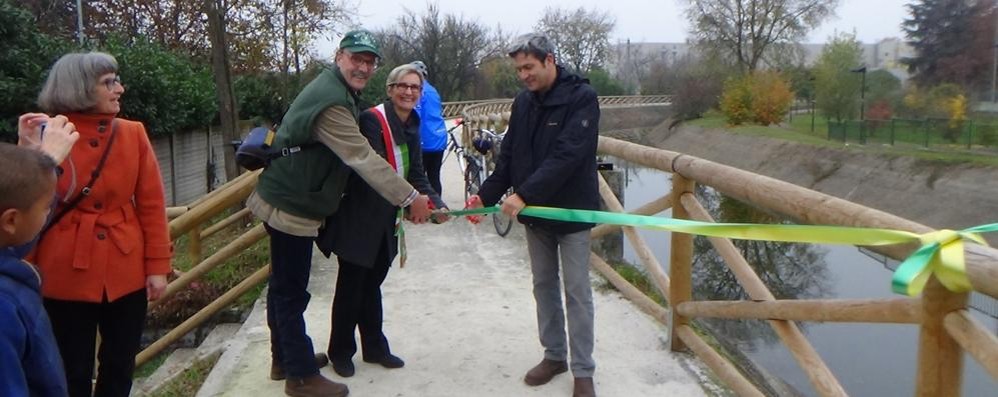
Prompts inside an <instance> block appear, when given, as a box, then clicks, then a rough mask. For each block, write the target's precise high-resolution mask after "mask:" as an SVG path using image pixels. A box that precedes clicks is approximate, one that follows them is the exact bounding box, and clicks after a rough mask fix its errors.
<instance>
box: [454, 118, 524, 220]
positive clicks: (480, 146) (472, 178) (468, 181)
mask: <svg viewBox="0 0 998 397" xmlns="http://www.w3.org/2000/svg"><path fill="white" fill-rule="evenodd" d="M505 136H506V133H505V132H503V133H499V134H496V133H495V132H494V131H491V130H488V129H484V128H482V129H479V130H478V136H476V137H475V138H473V139H472V141H471V143H472V145H471V146H472V147H474V148H475V151H476V152H478V154H479V156H478V157H479V158H474V157H472V160H473V161H468V162H467V164H468V166H467V167H466V168H465V173H464V182H465V196H466V198H467V197H471V195H473V194H478V190H479V189H480V188H481V187H482V184H483V183H484V182H485V179H486V178H487V177H488V176H489V174H491V173H492V172H493V171H495V167H496V161H497V160H498V158H499V151H500V149H501V146H502V140H503V138H504V137H505ZM511 194H513V190H512V189H509V190H507V191H506V192H505V193H503V195H502V198H500V199H499V203H500V204H501V203H502V202H503V201H505V200H506V198H507V197H509V195H511ZM492 224H493V225H494V226H495V229H496V233H498V234H499V235H500V236H502V237H506V235H507V234H509V231H510V229H512V228H513V218H511V217H510V216H509V215H506V214H504V213H502V212H496V213H494V214H492Z"/></svg>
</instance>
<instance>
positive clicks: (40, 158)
mask: <svg viewBox="0 0 998 397" xmlns="http://www.w3.org/2000/svg"><path fill="white" fill-rule="evenodd" d="M55 167H56V163H55V160H52V158H51V157H49V156H48V155H46V154H45V153H42V152H41V151H38V150H32V149H25V148H22V147H18V146H15V145H11V144H9V143H0V211H5V210H7V209H10V208H17V209H19V210H26V209H28V208H29V207H31V205H32V204H34V203H35V202H37V201H38V198H39V197H41V195H43V194H50V193H49V191H48V190H49V189H51V186H50V185H49V183H48V181H49V178H50V176H49V175H55Z"/></svg>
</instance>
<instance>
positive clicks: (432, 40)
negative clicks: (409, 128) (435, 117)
mask: <svg viewBox="0 0 998 397" xmlns="http://www.w3.org/2000/svg"><path fill="white" fill-rule="evenodd" d="M499 32H500V33H501V31H499ZM377 35H378V38H379V42H380V43H381V47H382V48H381V49H382V53H383V55H384V62H385V63H386V64H388V65H398V64H402V63H406V62H412V61H415V60H421V61H423V63H425V64H426V67H427V68H428V69H429V72H430V81H431V82H432V83H433V85H434V86H435V87H437V90H438V91H440V94H441V96H443V97H444V100H448V101H452V100H461V99H464V97H465V96H467V95H469V93H471V92H472V90H471V86H472V85H473V84H474V82H475V81H476V80H477V78H478V68H479V66H480V65H481V63H482V61H483V60H484V59H486V58H488V57H489V56H490V55H495V54H499V53H501V50H502V48H501V47H500V46H501V45H502V43H503V40H502V39H498V38H497V37H500V36H501V35H493V34H492V33H491V32H490V30H489V29H488V28H487V27H485V26H483V25H482V24H480V23H478V22H476V21H473V20H466V19H464V18H462V17H458V16H455V15H452V14H446V15H443V14H441V12H440V7H439V6H437V5H434V4H430V5H428V6H427V10H426V12H425V13H424V14H416V13H415V12H413V11H411V10H406V12H405V14H403V15H402V16H401V17H399V19H398V21H397V22H396V24H395V25H393V26H392V27H390V28H386V29H382V30H380V31H378V32H377Z"/></svg>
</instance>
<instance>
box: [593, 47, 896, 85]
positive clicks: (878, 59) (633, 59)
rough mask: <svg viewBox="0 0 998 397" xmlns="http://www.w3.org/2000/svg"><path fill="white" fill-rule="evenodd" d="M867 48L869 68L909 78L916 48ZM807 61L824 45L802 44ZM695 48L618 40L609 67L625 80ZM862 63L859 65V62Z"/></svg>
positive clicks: (811, 61)
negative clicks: (645, 67)
mask: <svg viewBox="0 0 998 397" xmlns="http://www.w3.org/2000/svg"><path fill="white" fill-rule="evenodd" d="M861 45H862V49H863V54H862V63H863V64H865V65H866V66H867V68H868V69H869V70H877V69H884V70H887V71H889V72H891V73H892V74H894V75H895V76H897V77H898V78H899V79H901V81H905V80H907V79H908V71H907V68H906V67H905V65H904V64H902V63H901V60H902V59H904V58H909V57H912V56H914V54H915V52H914V49H912V48H911V46H909V45H908V44H907V43H906V42H905V41H904V40H901V39H898V38H895V37H890V38H886V39H882V40H880V41H878V42H876V43H874V44H861ZM801 48H802V49H803V53H804V64H805V65H807V66H811V65H814V63H815V62H817V60H818V57H819V56H821V51H822V49H824V48H825V45H824V44H802V45H801ZM694 50H695V48H694V47H693V46H692V45H690V44H687V43H632V42H630V41H626V42H621V43H617V44H616V45H614V46H612V47H611V56H610V58H611V59H610V62H609V64H608V65H607V70H608V71H610V73H614V74H616V75H618V76H622V77H624V78H625V79H629V78H630V77H631V76H629V75H632V74H634V75H636V73H637V72H636V71H637V70H640V68H641V67H642V65H647V64H649V63H652V62H664V63H666V64H671V63H674V62H676V61H677V60H679V59H682V58H683V57H685V56H686V55H687V54H689V53H690V52H691V51H694ZM857 66H858V65H857Z"/></svg>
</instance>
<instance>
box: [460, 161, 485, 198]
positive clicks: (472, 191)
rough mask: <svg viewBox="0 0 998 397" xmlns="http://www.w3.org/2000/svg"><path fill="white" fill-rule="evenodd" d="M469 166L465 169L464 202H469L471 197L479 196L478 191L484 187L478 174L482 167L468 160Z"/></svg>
mask: <svg viewBox="0 0 998 397" xmlns="http://www.w3.org/2000/svg"><path fill="white" fill-rule="evenodd" d="M467 163H468V166H467V167H465V168H464V201H465V202H467V201H468V199H469V198H471V196H473V195H476V194H478V189H479V188H481V187H482V182H481V179H480V178H479V176H478V174H479V172H480V169H481V166H480V165H478V162H477V161H471V160H470V159H468V161H467Z"/></svg>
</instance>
